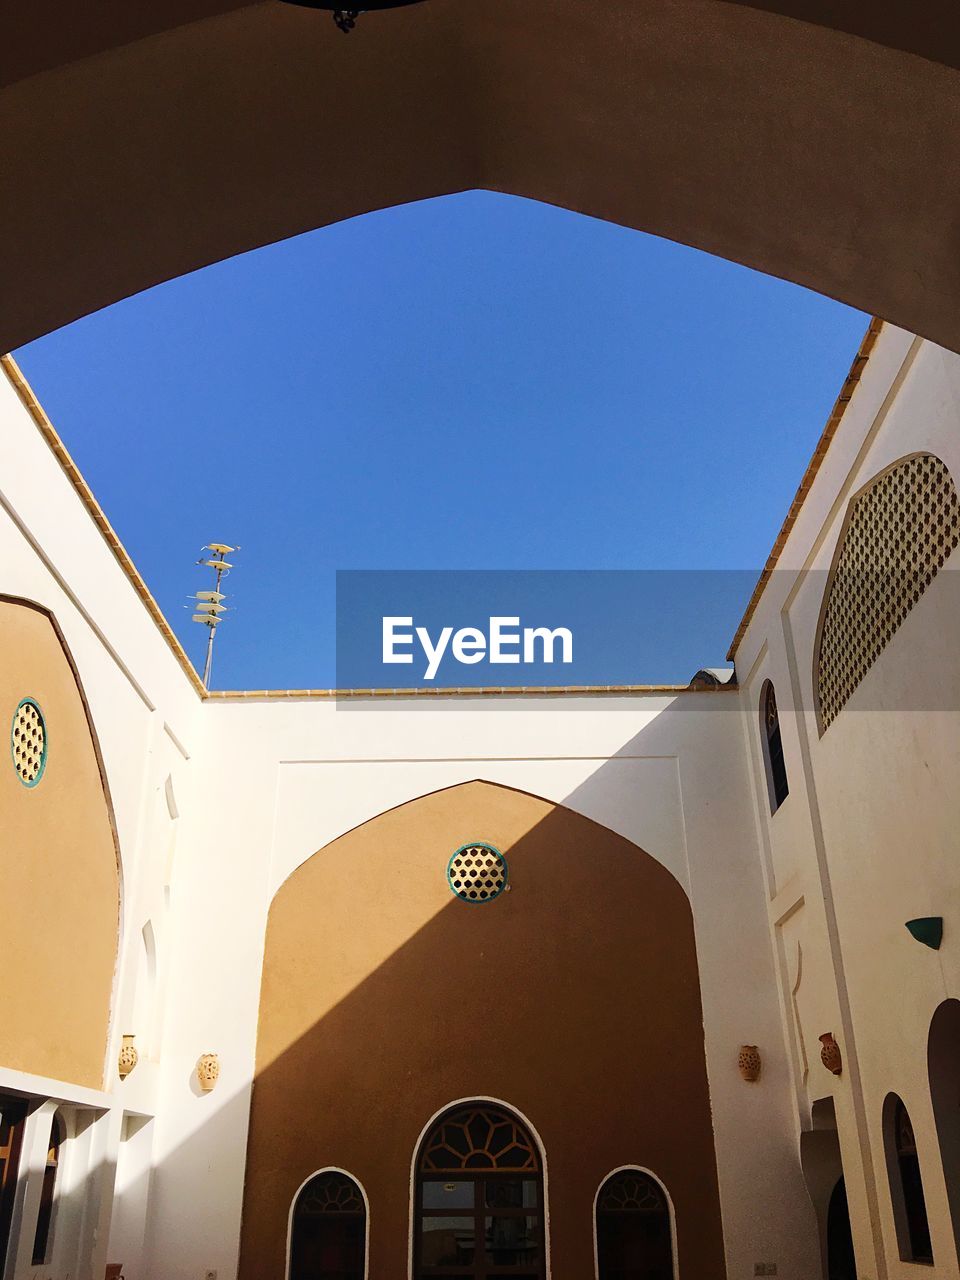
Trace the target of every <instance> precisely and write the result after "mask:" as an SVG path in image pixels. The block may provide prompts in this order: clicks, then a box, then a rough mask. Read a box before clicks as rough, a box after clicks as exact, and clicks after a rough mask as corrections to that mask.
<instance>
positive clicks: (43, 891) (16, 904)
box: [0, 599, 120, 1088]
mask: <svg viewBox="0 0 960 1280" xmlns="http://www.w3.org/2000/svg"><path fill="white" fill-rule="evenodd" d="M28 696H29V697H32V698H34V699H35V700H36V701H37V703H38V704H39V706H40V708H41V710H42V712H43V715H44V720H45V723H46V727H47V733H48V743H49V746H48V756H47V764H46V769H45V772H44V775H43V777H42V779H41V781H40V783H39V785H37V786H36V787H33V788H28V787H25V786H24V785H23V784H22V783H21V782H20V780H19V778H18V777H17V774H16V772H15V770H14V767H13V762H12V759H11V756H10V745H9V743H10V727H11V722H12V720H13V715H14V712H15V710H16V708H17V705H18V703H19V702H20V700H21V699H22V698H24V697H28ZM0 737H2V740H0V904H2V915H0V957H2V973H3V981H2V982H0V1065H2V1066H4V1067H10V1068H14V1069H16V1070H20V1071H28V1072H32V1073H34V1074H36V1075H43V1076H51V1077H53V1078H55V1079H58V1080H64V1081H69V1082H71V1083H74V1084H79V1085H85V1086H89V1087H91V1088H100V1087H101V1085H102V1082H103V1069H104V1060H105V1055H106V1046H107V1032H108V1025H109V1018H110V998H111V992H112V988H113V977H114V968H115V964H116V954H117V939H118V923H119V892H120V888H119V873H118V869H117V853H116V843H115V840H114V833H113V828H112V825H111V820H110V813H109V808H108V803H107V800H106V797H105V793H104V786H103V782H102V777H101V772H100V765H99V761H98V757H97V751H96V747H95V744H94V740H93V737H92V734H91V730H90V726H89V723H88V720H87V714H86V709H85V707H84V703H83V698H82V695H81V691H80V688H79V686H78V684H77V680H76V678H75V676H74V672H73V668H72V667H71V664H70V661H69V659H68V657H67V654H66V651H65V650H64V647H63V645H62V643H61V641H60V638H59V636H58V634H57V631H56V629H55V627H54V625H53V623H52V622H51V620H50V618H49V617H48V616H47V615H46V614H45V613H44V612H43V611H41V610H39V609H36V608H32V607H30V606H28V605H24V604H21V603H16V602H10V601H7V600H2V599H0Z"/></svg>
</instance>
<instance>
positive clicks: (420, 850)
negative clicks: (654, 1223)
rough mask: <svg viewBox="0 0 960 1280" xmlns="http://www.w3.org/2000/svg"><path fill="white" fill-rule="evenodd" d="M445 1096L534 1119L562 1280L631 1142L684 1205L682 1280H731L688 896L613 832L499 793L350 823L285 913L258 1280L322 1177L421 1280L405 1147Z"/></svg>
mask: <svg viewBox="0 0 960 1280" xmlns="http://www.w3.org/2000/svg"><path fill="white" fill-rule="evenodd" d="M454 855H458V857H459V860H458V861H457V862H456V868H457V871H456V875H455V877H454V879H453V880H450V879H448V872H449V870H450V868H451V864H452V859H453V858H454ZM467 858H471V859H473V862H474V864H475V865H474V866H473V867H472V868H471V867H466V862H465V860H466V859H467ZM488 863H489V864H490V865H489V866H488V865H487V864H488ZM461 864H462V865H461ZM474 870H475V871H476V872H477V874H478V875H480V876H487V877H488V878H489V877H493V878H495V879H496V882H497V892H496V893H492V892H491V893H490V894H489V895H488V896H487V897H482V896H481V895H479V894H478V895H477V897H476V898H470V899H469V900H467V899H464V898H461V896H460V889H458V887H457V884H456V879H457V878H461V879H462V874H465V873H469V872H472V871H474ZM460 888H461V889H462V884H461V886H460ZM638 1096H642V1097H643V1098H644V1106H643V1107H637V1106H635V1105H632V1104H630V1103H629V1101H628V1100H629V1099H631V1098H636V1097H638ZM451 1098H467V1099H470V1098H475V1099H490V1098H501V1099H508V1100H509V1101H510V1103H511V1104H512V1105H514V1106H515V1107H516V1108H518V1109H519V1112H520V1113H521V1114H522V1115H527V1116H535V1117H536V1124H537V1133H538V1135H539V1139H540V1140H541V1141H542V1146H543V1150H544V1151H545V1152H546V1154H547V1157H548V1159H549V1162H550V1204H551V1230H550V1244H551V1248H552V1263H551V1267H552V1270H551V1274H552V1276H553V1280H582V1276H583V1275H585V1274H586V1275H589V1274H590V1273H591V1271H592V1269H593V1263H594V1245H593V1231H592V1215H593V1205H594V1197H595V1195H596V1188H597V1187H598V1186H599V1185H600V1183H601V1182H602V1181H603V1179H604V1178H605V1177H606V1176H607V1174H608V1173H609V1171H610V1169H611V1168H617V1167H619V1165H620V1164H621V1162H622V1156H623V1150H624V1147H625V1146H627V1147H628V1148H629V1149H630V1150H633V1151H638V1152H643V1153H644V1155H645V1156H646V1157H647V1158H648V1160H649V1164H650V1165H651V1167H656V1168H657V1170H658V1172H659V1171H661V1170H662V1173H663V1178H664V1181H665V1182H666V1183H667V1184H668V1185H669V1187H670V1191H671V1196H672V1198H673V1203H674V1205H675V1208H676V1216H677V1223H678V1238H679V1240H680V1261H681V1267H683V1266H684V1265H686V1266H688V1267H689V1268H690V1269H691V1270H692V1271H698V1270H699V1271H701V1272H702V1273H703V1274H717V1273H719V1272H720V1271H721V1270H722V1268H723V1247H722V1238H721V1230H720V1215H719V1200H718V1192H717V1182H716V1162H715V1156H714V1150H713V1133H712V1122H711V1115H710V1104H709V1096H708V1089H707V1079H706V1065H705V1059H704V1043H703V1021H702V1010H701V1006H700V997H699V976H698V971H697V957H696V948H695V942H694V934H693V924H692V917H691V912H690V906H689V902H688V900H687V898H686V895H685V893H684V891H683V889H682V888H681V886H680V885H679V883H678V882H677V881H676V880H675V879H674V877H673V876H672V875H671V874H670V873H669V872H668V871H667V870H666V869H665V868H664V867H663V866H662V865H660V864H659V863H658V862H656V861H655V860H654V859H653V858H651V857H650V856H649V855H648V854H647V853H645V852H644V851H643V850H642V849H639V848H638V847H637V846H636V845H634V844H631V843H630V842H629V841H628V840H626V839H624V838H623V837H621V836H618V835H616V834H615V833H614V832H612V831H610V830H609V829H607V828H605V827H602V826H600V825H599V824H597V823H595V822H592V821H590V820H589V819H587V818H584V817H582V816H580V815H579V814H576V813H574V812H572V811H571V810H569V809H566V808H564V807H563V806H561V805H556V804H551V803H550V802H548V801H545V800H542V799H540V798H538V797H535V796H531V795H528V794H525V793H523V792H519V791H514V790H511V789H510V788H508V787H503V786H498V785H494V784H492V783H487V782H482V781H474V782H469V783H465V784H462V785H459V786H454V787H451V788H449V789H448V790H445V791H440V792H435V793H433V794H431V795H426V796H422V797H420V798H419V799H416V800H412V801H410V802H408V803H406V804H402V805H400V806H399V807H398V808H395V809H391V810H389V811H388V812H384V813H382V814H380V815H379V816H378V817H376V818H373V819H371V820H370V821H368V822H366V823H364V824H363V825H362V826H360V827H357V828H355V829H354V830H352V831H350V832H349V833H348V834H346V835H344V836H341V837H340V838H339V839H337V840H335V841H333V842H332V843H331V844H329V845H327V846H326V847H325V848H323V849H321V850H319V851H318V852H317V853H316V854H314V856H313V857H312V858H310V859H309V860H308V861H307V862H305V863H303V864H302V865H301V866H300V867H299V868H298V869H297V870H296V871H295V872H294V873H293V874H292V875H291V876H290V878H289V879H288V880H287V881H286V882H285V883H284V885H283V886H282V887H281V888H280V890H279V891H278V893H277V894H276V896H275V898H274V900H273V903H272V906H271V909H270V915H269V921H268V926H267V936H266V942H265V952H264V968H263V985H262V990H261V1000H260V1022H259V1034H258V1044H257V1062H256V1076H255V1083H254V1089H253V1102H252V1107H251V1115H250V1137H249V1148H248V1165H247V1191H246V1197H245V1204H244V1214H243V1233H242V1241H241V1265H240V1274H241V1277H242V1278H243V1280H254V1278H255V1277H256V1278H259V1277H260V1276H263V1275H265V1274H270V1273H271V1271H272V1270H274V1269H275V1268H276V1267H277V1266H278V1265H280V1261H281V1260H282V1252H283V1247H284V1239H285V1224H286V1214H287V1208H288V1206H289V1204H290V1201H291V1197H292V1196H293V1194H294V1192H295V1190H296V1188H297V1187H298V1186H299V1185H300V1184H301V1183H302V1181H303V1179H304V1178H305V1177H307V1176H308V1175H309V1172H310V1170H311V1169H315V1168H317V1167H318V1165H322V1164H323V1163H325V1162H327V1161H329V1162H331V1163H336V1164H337V1165H338V1166H340V1167H342V1168H346V1169H350V1170H351V1173H352V1174H353V1175H354V1176H355V1177H357V1178H358V1179H360V1180H361V1181H362V1183H363V1186H364V1187H365V1188H366V1190H367V1193H368V1195H369V1197H370V1205H371V1223H372V1230H371V1254H372V1256H373V1257H375V1258H377V1259H378V1263H377V1265H378V1266H379V1267H382V1268H383V1274H391V1275H403V1274H406V1269H407V1267H408V1265H409V1261H408V1260H409V1244H408V1241H409V1234H408V1233H409V1223H410V1217H411V1213H412V1212H413V1211H414V1210H413V1206H412V1205H411V1204H410V1202H409V1200H408V1196H409V1194H410V1159H411V1152H412V1151H413V1150H414V1149H415V1148H416V1147H417V1144H418V1142H419V1141H420V1137H421V1130H422V1127H423V1125H424V1123H425V1117H428V1116H431V1115H436V1114H438V1113H439V1112H442V1110H443V1108H444V1107H445V1106H447V1105H449V1100H450V1099H451ZM331 1100H335V1105H331ZM451 1181H453V1182H455V1181H456V1179H453V1178H451ZM685 1223H689V1224H690V1227H689V1230H686V1231H685V1227H684V1224H685Z"/></svg>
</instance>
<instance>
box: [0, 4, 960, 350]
mask: <svg viewBox="0 0 960 1280" xmlns="http://www.w3.org/2000/svg"><path fill="white" fill-rule="evenodd" d="M50 6H51V0H46V2H45V3H41V4H37V5H35V6H33V7H32V11H31V14H30V15H29V17H28V16H24V18H23V19H22V21H19V22H18V24H17V29H16V30H15V31H11V32H10V38H9V40H8V41H7V42H6V45H5V48H4V54H5V59H4V62H5V68H4V70H5V72H6V74H5V77H4V78H5V80H6V82H7V85H6V88H5V89H4V90H3V95H4V102H3V106H4V120H5V122H6V126H7V127H6V128H5V130H4V134H3V137H2V139H0V149H2V154H0V175H3V177H2V179H0V211H2V222H0V277H2V278H3V280H4V284H5V305H4V309H3V320H2V330H0V350H12V349H14V348H16V347H18V346H22V345H24V344H25V343H26V342H28V341H30V340H31V339H33V338H35V337H38V336H39V335H40V334H42V333H45V332H49V331H50V330H51V329H55V328H57V327H59V326H60V325H63V324H65V323H67V322H68V321H70V320H73V319H75V318H77V317H78V316H80V315H83V314H86V313H88V312H90V311H93V310H96V309H98V308H99V307H103V306H106V305H107V304H109V303H111V302H114V301H116V300H118V299H120V298H122V297H126V296H128V295H130V294H132V293H135V292H137V291H139V290H141V289H144V288H147V287H149V286H150V285H153V284H157V283H159V282H160V281H162V280H167V279H170V278H172V277H175V276H178V275H182V274H185V273H186V272H189V271H193V270H196V269H197V268H199V267H202V266H205V265H207V264H209V263H212V262H216V261H220V260H223V259H225V258H228V257H231V256H233V255H235V254H237V253H241V252H244V251H246V250H249V249H252V248H256V247H258V246H260V245H264V244H269V243H272V242H274V241H277V240H281V239H284V238H286V237H289V236H292V235H296V234H298V233H300V232H304V231H308V230H311V229H313V228H316V227H320V226H325V225H328V224H330V223H333V222H336V221H339V220H342V219H344V218H348V217H352V216H355V215H357V214H360V213H365V212H368V211H370V210H373V209H380V208H384V207H387V206H389V205H396V204H402V203H407V202H410V201H414V200H418V199H423V198H426V197H432V196H437V195H442V194H445V193H450V192H456V191H463V190H466V189H470V188H485V189H489V190H495V191H502V192H509V193H513V194H516V195H522V196H526V197H529V198H532V199H537V200H541V201H545V202H548V203H552V204H557V205H562V206H566V207H568V208H570V209H574V210H577V211H579V212H583V213H587V214H590V215H592V216H594V217H600V218H604V219H607V220H609V221H613V222H618V223H621V224H623V225H626V226H631V227H634V228H637V229H639V230H643V231H648V232H652V233H654V234H657V235H661V236H665V237H667V238H669V239H672V240H675V241H678V242H681V243H685V244H691V245H695V246H696V247H698V248H701V249H704V250H707V251H708V252H711V253H715V254H718V255H720V256H722V257H725V258H729V259H731V260H734V261H737V262H742V263H744V264H746V265H747V266H750V267H754V268H756V269H758V270H761V271H764V272H767V273H769V274H773V275H777V276H780V277H782V278H784V279H788V280H792V281H794V282H796V283H798V284H802V285H805V286H807V287H809V288H813V289H816V290H817V291H818V292H820V293H823V294H826V295H827V296H830V297H836V298H840V299H842V300H843V301H845V302H848V303H850V304H852V305H854V306H856V307H858V308H860V309H861V310H863V311H867V312H873V313H875V314H878V315H881V316H883V317H884V318H886V319H889V320H892V321H893V322H894V323H896V324H899V325H901V326H903V327H905V328H908V329H911V330H913V331H915V332H918V333H921V334H923V335H925V336H927V337H930V338H932V339H934V340H935V341H937V342H940V343H942V344H943V345H946V346H952V347H953V348H954V349H960V321H958V319H957V316H958V314H960V308H958V307H957V297H958V293H960V276H958V269H957V262H956V253H955V245H954V241H953V238H952V232H951V228H952V226H953V222H954V213H955V201H956V193H955V190H954V187H953V186H952V184H950V183H945V182H944V181H943V177H942V175H943V174H945V173H951V172H952V170H953V161H954V155H955V153H956V149H957V140H958V136H960V98H958V94H957V88H956V85H957V67H958V66H960V20H958V18H957V10H956V6H955V5H953V4H951V3H950V0H936V3H935V4H934V7H933V9H931V10H930V11H929V13H926V14H925V15H924V19H925V20H924V21H918V20H916V19H915V18H914V17H913V15H911V14H908V13H907V12H906V11H905V10H902V9H901V10H899V11H897V10H896V7H895V6H892V5H890V4H884V5H870V6H865V5H863V4H860V3H858V0H841V2H840V3H833V4H827V3H825V0H763V2H762V3H756V2H755V3H751V4H748V3H745V2H742V0H738V2H733V0H671V3H669V4H661V5H657V6H649V5H637V4H636V3H635V2H634V0H606V3H604V4H592V5H585V4H584V3H583V0H497V3H492V2H491V0H429V2H428V3H425V4H419V5H412V6H409V7H407V8H404V9H399V10H397V12H395V13H384V14H377V15H374V16H375V18H376V21H374V20H373V19H370V20H368V21H365V22H364V24H363V29H362V30H361V31H358V32H357V33H356V34H355V35H353V36H350V37H349V38H346V39H345V38H344V37H343V36H341V35H339V33H338V32H337V31H336V30H335V29H334V27H333V24H332V22H331V21H330V15H329V14H322V13H315V12H311V11H310V10H309V9H304V8H299V7H297V6H295V5H283V4H279V3H274V4H256V3H251V2H249V0H178V3H177V4H175V5H173V6H172V7H170V8H168V9H166V10H165V11H164V15H163V16H162V17H160V18H158V17H157V16H156V15H155V14H150V15H147V14H146V13H143V14H141V13H140V12H139V10H141V9H144V8H145V6H131V5H123V4H121V3H119V0H111V2H110V3H105V4H103V5H101V6H100V7H99V8H98V12H97V14H96V15H94V16H91V17H89V19H85V20H83V21H81V20H80V19H79V18H73V19H71V18H70V17H69V16H68V17H66V18H65V17H64V15H63V14H62V13H61V12H60V9H62V6H59V7H58V9H57V12H56V17H55V19H54V18H53V17H52V16H51V11H50ZM160 37H162V38H160ZM918 55H919V56H918ZM41 73H42V74H41ZM332 121H339V122H341V123H340V124H339V126H338V127H332V126H331V122H332ZM864 156H870V157H873V158H875V159H876V158H879V159H877V162H876V163H870V164H864V163H863V157H864ZM851 173H856V175H857V180H856V181H855V182H851V181H850V177H849V175H850V174H851ZM3 183H5V184H7V185H2V184H3ZM66 189H69V192H70V199H64V191H65V190H66ZM25 190H26V191H30V192H31V193H32V199H31V200H29V201H27V200H24V199H23V198H22V192H23V191H25ZM116 191H123V192H124V199H123V200H122V201H119V200H116V199H114V198H113V196H112V193H114V192H116ZM37 207H42V208H43V210H44V216H43V218H40V219H38V218H36V217H35V216H34V212H33V211H34V210H35V209H36V208H37Z"/></svg>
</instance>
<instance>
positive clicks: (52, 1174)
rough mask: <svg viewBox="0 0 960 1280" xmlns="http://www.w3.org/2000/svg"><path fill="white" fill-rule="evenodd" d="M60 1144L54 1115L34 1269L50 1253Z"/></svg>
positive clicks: (59, 1122)
mask: <svg viewBox="0 0 960 1280" xmlns="http://www.w3.org/2000/svg"><path fill="white" fill-rule="evenodd" d="M62 1142H63V1121H62V1120H61V1119H60V1117H59V1116H58V1115H54V1117H53V1120H52V1123H51V1125H50V1142H49V1144H48V1146H47V1163H46V1165H45V1167H44V1170H43V1187H42V1189H41V1192H40V1212H39V1213H38V1215H37V1230H36V1234H35V1235H34V1237H33V1258H32V1262H33V1265H34V1266H35V1267H42V1266H43V1265H44V1263H45V1262H46V1261H47V1259H48V1256H49V1253H50V1237H51V1228H52V1226H53V1207H54V1198H55V1196H56V1191H57V1170H58V1168H59V1164H60V1146H61V1143H62Z"/></svg>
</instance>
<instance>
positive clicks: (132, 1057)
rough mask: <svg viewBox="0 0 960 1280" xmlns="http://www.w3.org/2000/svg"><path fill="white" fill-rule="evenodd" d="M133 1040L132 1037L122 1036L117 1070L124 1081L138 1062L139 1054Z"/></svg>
mask: <svg viewBox="0 0 960 1280" xmlns="http://www.w3.org/2000/svg"><path fill="white" fill-rule="evenodd" d="M133 1040H134V1037H133V1036H124V1037H123V1043H122V1044H121V1046H120V1056H119V1057H118V1058H117V1070H118V1071H119V1072H120V1079H121V1080H126V1078H127V1076H128V1075H129V1074H130V1072H131V1071H132V1070H133V1068H134V1067H135V1066H136V1065H137V1063H138V1062H139V1061H140V1054H139V1053H138V1052H137V1049H136V1046H135V1045H134V1043H133Z"/></svg>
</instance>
